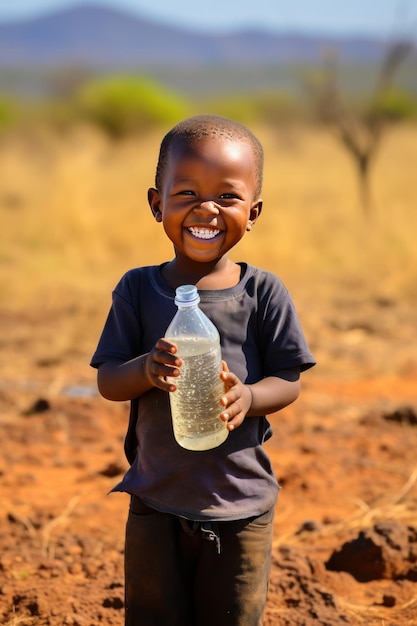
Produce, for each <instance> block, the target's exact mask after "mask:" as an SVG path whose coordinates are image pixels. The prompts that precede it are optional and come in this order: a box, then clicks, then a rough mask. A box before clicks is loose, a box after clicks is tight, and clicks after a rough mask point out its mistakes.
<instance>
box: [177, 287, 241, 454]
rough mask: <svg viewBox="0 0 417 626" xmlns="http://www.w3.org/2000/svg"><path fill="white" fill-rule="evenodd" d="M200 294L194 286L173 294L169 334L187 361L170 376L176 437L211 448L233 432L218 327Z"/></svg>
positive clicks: (193, 446) (190, 444) (183, 442)
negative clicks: (225, 415) (224, 399)
mask: <svg viewBox="0 0 417 626" xmlns="http://www.w3.org/2000/svg"><path fill="white" fill-rule="evenodd" d="M199 302H200V296H199V295H198V291H197V287H195V286H194V285H182V286H181V287H178V288H177V290H176V292H175V304H176V305H177V307H178V311H177V313H176V314H175V316H174V319H173V320H172V322H171V324H170V325H169V326H168V329H167V331H166V333H165V337H166V338H167V339H169V340H170V341H172V342H173V343H175V344H176V346H177V348H178V352H177V355H178V356H179V357H181V359H182V361H183V364H182V365H181V367H180V376H178V377H176V378H173V377H172V378H168V380H169V381H170V382H172V383H174V384H175V386H176V388H177V389H176V391H173V392H170V393H169V398H170V404H171V414H172V424H173V429H174V436H175V439H176V441H177V442H178V443H179V445H180V446H182V447H183V448H187V449H188V450H209V449H210V448H215V447H216V446H219V445H220V444H221V443H223V441H225V439H226V438H227V436H228V434H229V431H228V430H227V427H226V423H225V422H223V421H222V420H221V419H220V413H221V412H222V410H223V409H222V407H221V405H220V398H221V396H222V395H223V393H224V384H223V382H222V380H221V379H220V376H219V375H220V371H221V351H220V337H219V333H218V331H217V328H216V327H215V326H214V324H213V323H212V322H211V321H210V320H209V318H208V317H207V316H206V315H205V314H204V313H203V311H202V310H201V309H200V308H199V306H198V303H199Z"/></svg>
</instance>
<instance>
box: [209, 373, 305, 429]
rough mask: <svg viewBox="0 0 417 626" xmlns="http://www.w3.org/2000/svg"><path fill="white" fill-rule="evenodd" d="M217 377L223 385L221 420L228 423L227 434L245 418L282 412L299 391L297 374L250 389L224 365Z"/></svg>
mask: <svg viewBox="0 0 417 626" xmlns="http://www.w3.org/2000/svg"><path fill="white" fill-rule="evenodd" d="M220 377H221V379H222V380H223V382H224V383H225V394H224V396H223V397H222V399H221V404H222V405H223V406H224V407H225V411H223V413H222V414H221V419H222V420H223V421H225V422H227V427H228V429H229V430H234V429H235V428H237V427H238V426H240V425H241V424H242V422H243V420H244V419H245V417H247V416H251V415H268V414H270V413H274V412H275V411H279V410H280V409H283V408H284V407H286V406H288V405H289V404H291V403H292V402H294V400H296V399H297V398H298V396H299V394H300V390H301V383H300V379H299V376H298V373H297V372H295V375H294V376H286V377H285V378H279V377H277V376H268V377H266V378H263V379H262V380H260V381H259V382H257V383H254V384H253V385H244V384H243V383H242V382H241V381H240V380H239V378H238V377H237V376H236V374H233V373H232V372H229V370H228V368H227V365H226V363H225V362H223V371H222V373H221V374H220Z"/></svg>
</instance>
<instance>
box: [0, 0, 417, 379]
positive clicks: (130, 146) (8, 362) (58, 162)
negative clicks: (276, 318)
mask: <svg viewBox="0 0 417 626" xmlns="http://www.w3.org/2000/svg"><path fill="white" fill-rule="evenodd" d="M416 4H417V3H416V2H415V0H414V1H409V2H404V1H403V2H397V1H395V0H381V1H380V2H378V3H377V5H376V4H375V3H364V2H360V1H352V2H349V3H342V4H340V3H333V2H330V1H326V0H319V1H316V2H314V3H311V2H308V0H304V1H298V2H291V3H289V2H276V1H275V0H274V1H273V0H259V1H258V2H257V3H255V4H253V3H252V5H250V6H249V5H247V6H246V5H245V6H242V4H241V3H238V2H237V1H230V2H227V3H224V2H220V0H212V2H210V3H208V4H207V5H203V6H200V5H199V6H198V7H197V5H196V4H195V3H192V2H190V1H188V0H182V1H178V2H176V3H171V2H168V1H167V0H165V1H162V0H161V1H160V2H159V3H155V4H154V6H151V4H150V3H149V2H145V1H140V0H130V1H129V0H125V1H124V2H121V1H116V0H114V1H111V0H107V1H106V2H104V1H102V2H96V3H83V2H69V1H64V0H62V1H60V0H43V1H42V0H37V1H35V0H31V1H29V0H20V1H19V0H16V1H15V2H14V3H13V4H11V3H7V4H6V3H2V5H1V6H0V215H1V224H2V227H1V230H0V281H1V285H0V287H1V295H0V298H1V305H0V307H1V308H0V317H1V318H2V331H1V332H2V334H3V340H2V341H3V345H4V346H5V348H6V349H7V350H8V351H9V352H8V354H9V356H10V358H7V359H5V362H4V363H3V365H2V367H3V368H4V372H3V375H4V380H8V379H9V378H10V377H11V378H13V377H14V376H15V375H16V373H17V372H18V373H19V374H18V375H19V376H20V377H23V378H33V376H34V375H35V372H38V375H43V376H46V377H49V376H50V375H51V374H50V373H51V371H54V372H56V371H57V366H62V367H64V366H65V367H71V364H73V367H74V370H76V371H77V374H76V376H78V377H80V378H82V379H84V378H86V379H87V380H90V379H91V376H93V373H90V372H89V371H88V367H87V364H88V359H89V355H90V354H91V352H92V350H93V349H94V346H95V343H96V341H97V338H98V334H99V331H100V329H101V326H102V323H103V321H104V317H105V314H106V312H107V308H108V306H109V303H110V292H111V289H112V287H113V286H114V284H115V283H116V281H117V280H118V278H119V277H120V275H121V274H122V273H123V272H124V271H126V270H127V269H129V268H130V267H132V266H135V265H144V264H153V263H160V262H162V261H164V260H167V259H168V258H170V257H171V255H172V250H171V248H170V246H169V244H168V242H167V241H165V237H164V236H163V233H162V230H161V228H160V227H159V225H158V224H155V223H154V221H153V220H152V216H151V213H150V211H149V209H148V207H147V202H146V191H147V188H148V187H149V186H152V184H153V178H154V169H155V164H156V158H157V153H158V149H159V143H160V140H161V138H162V136H163V134H165V132H166V131H167V130H168V129H169V128H170V127H171V126H172V125H173V124H174V123H175V122H176V121H178V120H179V119H181V118H183V117H185V116H188V115H192V114H196V113H202V112H210V113H217V114H220V115H226V116H229V117H233V118H235V119H237V120H239V121H241V122H243V123H245V124H247V125H248V126H250V127H251V128H252V129H253V130H254V131H255V132H256V133H257V134H258V135H259V137H260V139H261V140H262V142H263V144H264V148H265V155H266V168H265V183H264V189H263V198H264V207H265V210H264V213H263V215H262V219H261V220H260V221H259V222H258V224H257V226H256V229H255V230H254V232H253V233H251V234H250V237H249V236H248V237H246V238H244V240H243V241H242V242H241V244H240V245H239V247H238V249H237V250H236V251H235V252H234V254H235V257H236V259H237V260H238V259H239V258H245V259H246V260H247V261H249V262H251V263H253V264H257V265H260V266H263V267H265V268H266V269H270V270H271V271H274V272H276V273H277V274H279V275H280V276H281V277H282V278H283V279H284V281H285V282H286V283H287V284H288V286H289V288H290V290H291V291H293V292H294V298H295V300H296V303H298V306H299V308H300V315H301V317H302V321H303V323H304V325H305V327H306V333H307V335H308V338H309V340H310V343H311V344H312V349H313V350H314V351H315V354H316V356H317V357H318V358H321V362H322V367H323V369H322V370H321V371H322V372H326V364H328V368H329V371H335V370H334V368H335V367H336V368H338V369H337V373H338V375H340V376H349V375H351V372H352V371H355V372H356V373H357V371H358V370H357V369H356V368H357V367H360V368H363V371H364V372H365V373H366V374H367V375H369V373H370V372H372V371H380V370H382V369H383V368H387V367H388V368H392V369H393V370H395V371H399V370H398V368H400V366H401V367H402V366H404V363H403V361H404V358H405V357H404V351H402V352H401V355H399V354H397V353H396V354H395V356H391V358H390V359H389V360H384V359H381V355H382V354H384V349H385V348H384V346H386V331H387V329H388V328H389V329H390V332H393V330H392V329H393V324H394V322H393V320H394V319H399V315H398V313H397V311H398V308H399V307H401V311H403V310H404V307H405V308H406V309H407V307H409V309H407V312H406V313H403V314H402V315H403V317H404V321H403V323H402V325H400V326H401V328H398V327H396V328H395V333H396V334H395V337H396V340H397V341H399V339H398V337H399V335H398V333H400V334H401V333H403V335H404V338H403V340H404V343H406V344H407V345H408V344H409V338H410V333H414V335H413V336H414V337H415V326H414V314H413V313H412V310H413V309H412V307H413V306H414V302H415V298H416V296H417V290H416V284H417V283H416V273H417V272H416V268H417V265H416V259H417V254H416V252H415V249H416V246H415V233H416V232H417V217H416V211H415V206H416V204H417V191H416V187H415V176H416V172H417V125H416V122H417V55H416V49H415V47H414V44H415V33H416V32H417V29H416V25H417V6H416ZM381 329H382V330H381ZM380 331H381V332H382V335H381V332H380ZM335 333H336V334H335ZM334 334H335V335H334ZM329 336H331V337H332V340H329ZM401 336H402V335H401ZM341 345H345V349H344V350H342V353H343V355H344V356H343V358H341V356H340V352H341V350H340V346H341ZM22 346H24V347H25V350H23V351H22ZM364 354H366V355H367V356H366V357H364ZM11 355H13V356H11ZM344 357H346V359H344ZM352 359H353V360H354V361H355V364H354V367H353V368H352V363H351V360H352ZM80 363H82V367H81V368H80ZM406 363H407V367H408V368H409V367H410V364H411V365H413V364H414V365H415V363H416V357H415V356H414V357H413V356H410V355H409V354H408V356H407V360H406ZM51 366H52V370H51ZM73 375H74V376H75V374H71V376H73Z"/></svg>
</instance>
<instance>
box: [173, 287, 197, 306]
mask: <svg viewBox="0 0 417 626" xmlns="http://www.w3.org/2000/svg"><path fill="white" fill-rule="evenodd" d="M199 302H200V296H199V295H198V291H197V287H196V286H195V285H181V286H180V287H177V288H176V290H175V304H176V305H177V306H180V305H181V306H193V305H194V304H198V303H199Z"/></svg>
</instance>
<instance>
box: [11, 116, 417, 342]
mask: <svg viewBox="0 0 417 626" xmlns="http://www.w3.org/2000/svg"><path fill="white" fill-rule="evenodd" d="M165 130H166V129H161V131H160V132H159V133H157V134H156V133H155V134H153V135H148V136H146V137H143V138H138V137H135V138H133V137H132V138H131V139H129V140H126V141H124V142H123V143H121V144H118V145H114V144H111V143H110V142H109V141H108V140H107V139H106V138H105V137H103V136H102V135H101V134H99V133H98V132H96V131H94V130H92V129H90V128H78V129H77V130H74V131H73V132H72V133H71V134H69V135H66V136H65V137H58V136H56V135H53V134H52V133H51V132H49V131H48V130H46V129H38V130H37V131H34V130H32V131H31V132H30V134H29V133H27V134H26V135H20V136H17V135H15V136H4V137H3V138H1V141H0V215H1V229H0V287H1V309H2V310H3V311H10V312H16V311H31V312H32V313H33V314H36V311H51V310H52V311H53V310H62V309H63V308H67V309H69V310H71V311H72V314H73V317H74V318H76V321H77V327H78V328H79V327H80V326H81V322H83V323H84V322H85V323H84V324H83V326H84V328H86V324H87V323H88V322H92V323H94V330H93V331H92V329H91V328H90V332H93V333H94V341H95V340H96V336H97V328H99V327H100V326H101V323H102V320H103V311H105V310H107V306H108V303H109V297H110V291H111V289H112V287H113V285H114V284H115V282H116V281H117V280H118V278H119V277H120V275H121V274H122V273H123V272H124V271H125V270H127V269H128V268H130V267H132V266H135V265H143V264H153V263H159V262H161V261H163V260H166V259H169V258H170V257H171V255H172V249H171V246H170V245H169V242H167V241H166V237H165V236H164V233H163V229H162V227H161V225H159V224H156V223H155V222H154V220H153V218H152V216H151V213H150V210H149V208H148V206H147V200H146V191H147V188H148V187H149V186H151V185H152V184H153V176H154V168H155V164H156V158H157V153H158V149H159V141H160V139H161V137H162V134H163V133H164V132H165ZM254 130H255V132H257V134H258V135H259V137H260V139H261V140H262V142H263V144H264V148H265V156H266V166H265V179H264V190H263V198H264V212H263V214H262V217H261V219H260V220H259V222H258V223H257V225H256V228H255V229H254V230H253V231H252V232H251V233H250V234H248V235H247V236H246V237H245V238H244V239H243V240H242V242H241V243H240V244H239V246H238V248H237V249H236V250H235V251H234V252H233V256H234V258H235V259H236V260H238V259H242V258H244V259H246V260H248V261H249V262H251V263H254V264H256V265H259V266H262V267H265V268H266V269H271V270H272V271H274V272H276V273H278V274H279V275H280V276H282V277H283V278H284V280H285V281H286V282H289V283H290V287H291V288H293V286H294V285H297V292H298V293H300V292H302V291H303V290H305V291H306V292H307V293H309V294H314V295H317V294H318V293H319V290H320V289H323V290H327V291H329V290H334V289H355V288H358V289H359V288H360V289H361V290H364V292H365V293H374V292H375V291H377V292H378V295H379V296H387V297H391V298H392V297H394V298H397V297H403V298H414V297H415V296H416V295H417V293H416V284H417V283H416V274H417V246H416V243H415V233H416V232H417V211H416V210H415V206H416V204H417V188H416V185H415V178H416V172H417V127H415V126H405V125H404V126H397V127H393V128H390V129H387V132H386V134H385V137H384V139H383V142H382V143H381V147H380V151H379V154H378V156H377V159H376V162H375V167H374V170H373V172H372V177H371V187H372V194H373V199H374V209H373V214H372V216H371V218H370V219H368V220H367V219H366V218H364V216H363V214H362V211H361V207H360V205H359V195H358V186H357V180H356V175H355V170H354V165H353V162H352V161H351V159H350V157H349V155H348V154H347V153H346V152H345V151H344V149H343V148H342V147H341V146H340V145H339V143H338V141H337V140H336V139H335V137H333V136H332V135H331V134H330V132H329V131H328V130H325V129H318V128H312V127H291V128H278V129H277V128H276V129H272V128H265V127H261V128H255V129H254ZM91 336H93V335H91ZM94 341H92V343H91V346H92V345H93V343H94Z"/></svg>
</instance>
